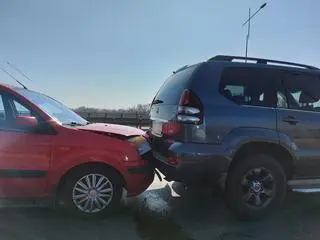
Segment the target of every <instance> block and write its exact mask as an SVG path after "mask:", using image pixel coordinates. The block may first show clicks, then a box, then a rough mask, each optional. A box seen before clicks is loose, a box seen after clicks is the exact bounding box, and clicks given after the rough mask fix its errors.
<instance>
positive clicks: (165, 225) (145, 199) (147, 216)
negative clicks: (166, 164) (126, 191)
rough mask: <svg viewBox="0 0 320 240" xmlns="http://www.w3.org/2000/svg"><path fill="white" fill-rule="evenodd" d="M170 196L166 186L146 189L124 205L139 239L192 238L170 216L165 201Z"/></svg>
mask: <svg viewBox="0 0 320 240" xmlns="http://www.w3.org/2000/svg"><path fill="white" fill-rule="evenodd" d="M170 197H171V190H170V188H168V186H166V187H164V188H163V189H158V190H151V191H146V192H145V193H143V194H142V196H140V197H139V198H135V199H134V200H133V202H131V204H127V205H126V210H125V212H126V214H129V215H130V216H131V217H132V218H133V220H134V222H135V224H136V231H137V235H138V236H139V237H140V238H141V239H144V240H164V239H166V240H194V238H193V237H191V236H190V233H188V232H186V231H184V230H183V228H182V226H180V225H179V224H178V223H177V222H175V221H174V220H173V219H172V218H171V217H170V213H169V212H170V211H169V210H168V201H167V200H168V198H170Z"/></svg>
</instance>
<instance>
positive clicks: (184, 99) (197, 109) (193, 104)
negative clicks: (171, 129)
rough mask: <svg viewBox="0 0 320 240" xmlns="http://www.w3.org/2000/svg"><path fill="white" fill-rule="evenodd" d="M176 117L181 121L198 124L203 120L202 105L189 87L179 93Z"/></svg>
mask: <svg viewBox="0 0 320 240" xmlns="http://www.w3.org/2000/svg"><path fill="white" fill-rule="evenodd" d="M177 119H178V121H179V122H182V123H191V124H200V123H202V120H203V106H202V103H201V101H200V100H199V99H198V97H197V96H196V95H195V94H194V93H193V92H192V91H191V90H189V89H185V90H184V91H183V93H182V95H181V98H180V101H179V107H178V115H177Z"/></svg>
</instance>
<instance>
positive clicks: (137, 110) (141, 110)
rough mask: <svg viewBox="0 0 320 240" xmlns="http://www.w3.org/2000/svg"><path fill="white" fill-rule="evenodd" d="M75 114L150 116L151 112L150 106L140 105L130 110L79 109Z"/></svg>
mask: <svg viewBox="0 0 320 240" xmlns="http://www.w3.org/2000/svg"><path fill="white" fill-rule="evenodd" d="M74 111H75V112H83V113H85V112H90V113H95V112H104V113H139V114H148V113H149V111H150V104H138V105H136V106H133V107H129V108H126V109H124V108H120V109H101V108H92V107H84V106H82V107H78V108H76V109H74Z"/></svg>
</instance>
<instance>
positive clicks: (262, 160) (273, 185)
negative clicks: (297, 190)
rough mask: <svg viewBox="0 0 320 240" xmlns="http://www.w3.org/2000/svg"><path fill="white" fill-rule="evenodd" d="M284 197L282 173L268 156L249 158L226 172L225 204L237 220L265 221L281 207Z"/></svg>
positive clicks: (284, 188) (283, 174)
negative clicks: (266, 217)
mask: <svg viewBox="0 0 320 240" xmlns="http://www.w3.org/2000/svg"><path fill="white" fill-rule="evenodd" d="M259 169H260V170H259ZM270 176H271V177H270ZM285 194H286V176H285V173H284V170H283V168H282V166H281V165H280V164H279V163H278V162H277V161H276V159H274V158H273V157H272V156H269V155H264V154H255V155H251V156H248V157H246V158H245V159H243V160H241V161H239V162H238V163H235V165H234V166H231V169H230V170H229V173H228V177H227V182H226V189H225V202H226V205H227V207H228V208H229V210H230V211H231V212H232V213H233V214H234V215H235V217H236V218H237V219H238V220H255V219H259V218H262V217H265V216H266V215H267V214H270V213H272V212H274V211H275V210H276V209H277V208H278V207H279V206H280V205H281V203H282V201H283V199H284V197H285ZM259 199H260V203H259Z"/></svg>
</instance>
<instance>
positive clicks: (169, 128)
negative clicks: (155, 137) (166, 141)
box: [162, 122, 181, 136]
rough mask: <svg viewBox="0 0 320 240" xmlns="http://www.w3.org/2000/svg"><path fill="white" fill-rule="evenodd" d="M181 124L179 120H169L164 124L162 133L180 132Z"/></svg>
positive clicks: (174, 133)
mask: <svg viewBox="0 0 320 240" xmlns="http://www.w3.org/2000/svg"><path fill="white" fill-rule="evenodd" d="M180 129H181V125H180V124H179V123H177V122H167V123H163V124H162V134H163V135H165V136H173V135H176V134H177V133H179V132H180Z"/></svg>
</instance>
